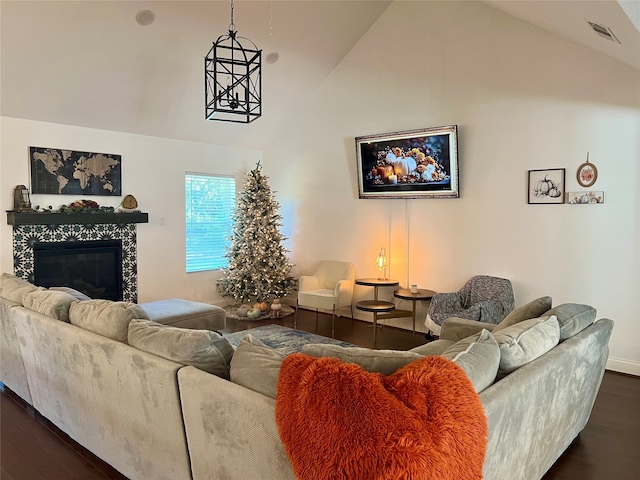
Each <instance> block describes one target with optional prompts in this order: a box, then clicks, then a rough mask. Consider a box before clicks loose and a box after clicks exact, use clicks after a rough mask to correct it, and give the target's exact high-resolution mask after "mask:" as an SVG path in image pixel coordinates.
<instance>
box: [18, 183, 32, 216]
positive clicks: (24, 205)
mask: <svg viewBox="0 0 640 480" xmlns="http://www.w3.org/2000/svg"><path fill="white" fill-rule="evenodd" d="M13 211H14V212H33V208H31V199H30V198H29V190H28V189H27V187H25V186H24V185H16V188H14V189H13Z"/></svg>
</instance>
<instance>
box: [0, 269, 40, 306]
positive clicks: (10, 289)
mask: <svg viewBox="0 0 640 480" xmlns="http://www.w3.org/2000/svg"><path fill="white" fill-rule="evenodd" d="M36 288H38V287H36V286H35V285H33V284H32V283H29V282H27V281H26V280H23V279H21V278H18V277H16V276H15V275H11V274H10V273H3V274H2V275H1V276H0V297H2V298H6V299H7V300H11V301H12V302H14V303H19V304H20V305H22V297H23V296H24V295H26V294H27V293H31V292H33V291H34V290H35V289H36Z"/></svg>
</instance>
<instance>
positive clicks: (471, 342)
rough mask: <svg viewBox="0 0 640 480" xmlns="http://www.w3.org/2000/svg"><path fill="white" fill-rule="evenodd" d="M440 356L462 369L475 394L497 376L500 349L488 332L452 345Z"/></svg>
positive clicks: (484, 331) (485, 331) (483, 331)
mask: <svg viewBox="0 0 640 480" xmlns="http://www.w3.org/2000/svg"><path fill="white" fill-rule="evenodd" d="M442 356H443V357H444V358H446V359H449V360H451V361H453V362H455V363H457V364H458V365H459V366H460V367H462V369H463V370H464V371H465V373H466V374H467V376H468V377H469V379H470V380H471V383H473V388H475V390H476V392H477V393H480V392H481V391H482V390H484V389H485V388H487V387H488V386H489V385H491V384H492V383H493V382H494V381H495V379H496V376H497V375H498V367H499V366H500V348H499V347H498V342H496V339H495V338H493V335H491V333H490V332H489V331H488V330H485V329H483V330H482V331H481V332H479V333H476V334H475V335H471V336H470V337H468V338H465V339H463V340H460V341H458V342H456V343H454V344H453V345H452V346H451V347H449V348H447V350H445V352H444V353H443V354H442Z"/></svg>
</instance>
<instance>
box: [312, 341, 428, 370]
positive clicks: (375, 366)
mask: <svg viewBox="0 0 640 480" xmlns="http://www.w3.org/2000/svg"><path fill="white" fill-rule="evenodd" d="M302 353H304V354H305V355H309V356H311V357H318V358H322V357H332V358H337V359H338V360H341V361H343V362H345V363H355V364H356V365H359V366H361V367H362V368H364V369H365V370H366V371H368V372H373V373H382V374H383V375H391V374H392V373H394V372H395V371H396V370H398V369H399V368H402V367H404V366H405V365H407V364H409V363H411V362H413V361H414V360H418V359H420V358H423V357H424V355H419V354H417V353H414V352H403V351H400V350H372V349H370V348H362V347H342V346H340V345H330V344H326V343H317V344H314V343H310V344H307V345H305V346H304V347H302Z"/></svg>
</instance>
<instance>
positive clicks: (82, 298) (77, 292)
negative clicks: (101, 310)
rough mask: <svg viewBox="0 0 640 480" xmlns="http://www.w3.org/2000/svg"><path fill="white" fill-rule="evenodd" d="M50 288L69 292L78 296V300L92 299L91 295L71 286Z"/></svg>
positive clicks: (50, 288)
mask: <svg viewBox="0 0 640 480" xmlns="http://www.w3.org/2000/svg"><path fill="white" fill-rule="evenodd" d="M49 290H56V291H59V292H64V293H68V294H69V295H71V296H73V297H75V298H77V299H78V300H91V297H89V296H88V295H85V294H84V293H82V292H79V291H78V290H76V289H75V288H71V287H49Z"/></svg>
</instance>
